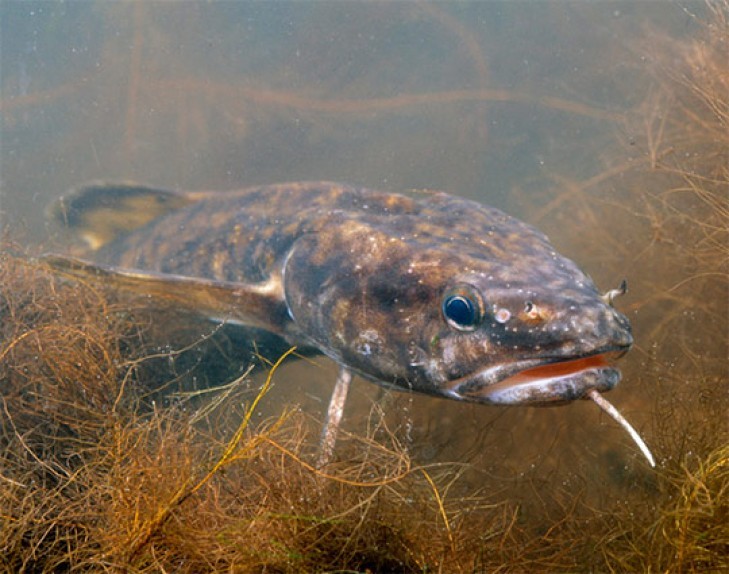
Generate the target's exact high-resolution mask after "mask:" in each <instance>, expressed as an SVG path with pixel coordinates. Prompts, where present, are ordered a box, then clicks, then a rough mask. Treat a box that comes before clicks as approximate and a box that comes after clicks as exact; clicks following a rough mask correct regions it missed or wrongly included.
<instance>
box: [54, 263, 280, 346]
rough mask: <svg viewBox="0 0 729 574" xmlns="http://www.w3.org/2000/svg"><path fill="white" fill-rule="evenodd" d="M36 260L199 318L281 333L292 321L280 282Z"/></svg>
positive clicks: (85, 279)
mask: <svg viewBox="0 0 729 574" xmlns="http://www.w3.org/2000/svg"><path fill="white" fill-rule="evenodd" d="M40 261H41V262H42V263H43V264H45V265H47V266H48V267H50V268H51V269H52V270H53V271H54V272H55V273H58V274H59V275H63V276H65V277H70V278H73V279H78V280H81V281H90V282H93V283H98V284H103V285H106V286H109V287H111V288H114V289H120V290H125V291H129V292H132V293H135V294H137V295H142V296H148V297H152V298H155V299H159V300H160V301H167V302H172V303H175V304H176V305H179V306H181V307H184V308H186V309H191V310H193V311H195V312H197V313H199V314H201V315H204V316H208V317H211V318H216V319H219V320H230V321H236V322H240V323H243V324H245V325H248V326H251V327H258V328H261V329H265V330H267V331H270V332H273V333H276V334H279V335H281V334H283V331H284V328H285V324H286V323H287V322H288V321H290V318H289V315H288V310H287V308H286V302H285V300H284V295H283V289H282V286H281V280H280V278H278V277H272V278H271V279H269V280H268V281H265V282H261V283H255V284H245V283H233V282H227V281H215V280H211V279H200V278H197V277H186V276H182V275H171V274H167V273H157V272H154V271H140V270H137V269H120V268H118V267H113V266H106V265H97V264H95V263H91V262H89V261H84V260H83V259H77V258H74V257H67V256H64V255H55V254H48V255H44V256H43V257H41V259H40Z"/></svg>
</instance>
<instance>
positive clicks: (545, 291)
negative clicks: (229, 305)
mask: <svg viewBox="0 0 729 574" xmlns="http://www.w3.org/2000/svg"><path fill="white" fill-rule="evenodd" d="M188 197H189V198H190V199H191V203H190V204H189V205H187V206H185V207H182V208H180V209H177V210H175V211H172V212H171V213H169V214H168V215H164V216H162V217H159V218H157V219H155V220H153V221H152V222H151V223H149V224H148V225H146V226H145V227H143V228H141V229H137V230H135V231H132V232H131V233H130V234H129V235H127V236H125V237H120V238H118V239H116V240H114V241H112V242H111V243H109V244H107V245H105V246H104V247H102V248H101V249H100V250H98V251H97V252H95V253H94V254H93V255H92V256H91V257H90V258H91V259H93V261H94V262H98V263H103V264H107V265H113V266H115V267H117V268H122V269H140V270H147V271H156V272H162V273H169V274H174V275H181V276H186V277H192V278H206V279H213V280H217V281H224V282H228V283H229V284H237V285H239V286H240V287H241V288H242V289H245V288H246V286H249V285H252V284H264V283H266V282H269V283H271V282H274V283H276V284H279V283H278V282H280V284H279V287H281V286H282V287H283V291H282V293H281V296H279V297H278V298H277V299H276V300H275V301H274V307H276V308H275V309H274V308H272V309H271V310H270V314H267V315H266V317H268V316H270V324H269V325H268V326H267V328H269V329H270V330H271V331H272V332H274V333H277V334H279V335H281V336H283V338H284V339H285V340H286V341H287V342H288V343H289V344H292V345H299V346H305V347H314V348H316V349H318V350H319V351H321V352H322V353H324V354H326V355H328V356H330V357H331V358H332V359H334V360H335V361H337V362H338V363H340V364H341V365H343V366H345V367H347V368H349V369H350V370H352V371H353V372H356V373H358V374H360V375H362V376H364V377H366V378H368V379H370V380H373V381H377V382H379V383H382V384H385V385H388V386H395V387H399V388H402V389H410V390H413V391H418V392H423V393H428V394H433V395H440V396H447V397H450V398H457V399H464V400H471V401H478V402H486V403H489V402H496V403H510V404H514V403H531V404H541V403H549V402H550V401H565V400H572V399H575V398H579V397H580V396H582V395H583V394H584V392H585V391H586V390H587V389H589V388H592V387H594V388H597V389H598V390H599V391H605V390H608V389H610V388H612V387H613V386H614V385H615V384H616V383H617V382H618V380H619V372H618V371H617V370H615V369H613V368H609V367H607V366H603V367H599V368H594V369H589V370H587V371H586V372H584V373H581V374H580V375H579V376H574V377H567V378H566V379H565V380H562V381H560V382H558V383H555V384H553V385H551V386H548V387H545V388H536V389H535V388H525V389H524V390H523V391H520V393H518V395H517V396H515V397H511V398H508V399H504V398H503V397H500V396H496V395H493V394H492V393H490V392H489V388H490V387H492V386H493V385H494V384H495V383H497V382H498V381H501V380H503V379H504V378H506V377H508V376H509V375H512V374H514V373H516V372H519V371H522V370H524V369H527V368H531V367H534V366H537V365H542V364H544V363H551V362H557V361H564V360H569V359H575V358H579V357H583V356H589V355H596V354H599V353H602V352H616V353H620V352H622V351H624V350H626V349H627V348H629V346H630V345H631V343H632V337H631V334H630V326H629V324H628V321H627V319H626V318H625V317H624V316H623V315H622V314H620V313H618V312H616V311H615V310H614V309H613V308H612V307H611V306H610V305H608V304H606V303H605V302H604V301H603V300H602V299H601V297H600V295H599V293H598V291H597V289H596V288H595V286H594V284H593V282H592V281H591V280H590V279H589V278H588V277H587V276H586V275H585V274H583V273H582V272H581V271H580V270H579V269H578V268H577V266H576V265H575V264H574V263H573V262H572V261H570V260H569V259H566V258H564V257H563V256H561V255H559V254H558V253H556V252H555V250H554V248H553V247H552V246H551V245H550V243H549V242H548V240H547V238H546V237H545V236H544V235H543V234H542V233H540V232H539V231H537V230H536V229H534V228H533V227H531V226H529V225H527V224H525V223H523V222H521V221H519V220H517V219H514V218H513V217H510V216H508V215H506V214H505V213H503V212H501V211H499V210H497V209H494V208H490V207H486V206H484V205H481V204H478V203H475V202H473V201H468V200H465V199H460V198H457V197H454V196H451V195H448V194H445V193H433V192H423V193H415V194H413V195H412V196H404V195H396V194H391V193H384V192H378V191H373V190H368V189H361V188H355V187H350V186H347V185H341V184H335V183H325V182H316V183H296V184H292V183H288V184H282V185H272V186H262V187H254V188H250V189H246V190H242V191H237V192H230V193H217V194H213V193H199V194H188ZM459 285H468V286H470V288H471V289H473V290H475V291H477V292H478V293H479V294H480V299H481V307H482V308H481V311H482V313H483V316H484V320H483V322H482V323H481V324H480V325H479V326H478V327H477V328H476V329H475V330H473V331H470V332H469V331H461V330H458V329H456V328H454V327H453V326H451V325H449V324H448V323H447V322H446V320H445V319H444V317H443V312H442V310H441V307H442V299H443V296H444V294H445V293H446V292H448V291H449V290H450V289H452V288H453V287H457V286H459ZM257 304H259V303H257V301H256V298H255V297H251V298H248V299H246V300H245V302H244V304H243V306H244V307H249V306H256V305H257ZM260 304H261V305H262V304H263V303H260ZM266 304H269V303H266ZM225 312H226V311H225V309H224V308H221V315H225ZM246 312H247V309H246V308H243V309H241V310H240V312H239V317H243V318H245V315H246ZM267 313H268V312H267ZM218 318H224V317H218ZM244 322H245V321H244Z"/></svg>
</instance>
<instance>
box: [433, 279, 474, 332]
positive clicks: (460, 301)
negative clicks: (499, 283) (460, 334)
mask: <svg viewBox="0 0 729 574" xmlns="http://www.w3.org/2000/svg"><path fill="white" fill-rule="evenodd" d="M480 302H481V300H480V297H479V295H478V293H477V292H476V290H475V289H473V287H471V286H468V285H465V286H461V287H457V288H455V289H452V290H450V291H448V292H447V293H446V294H445V297H443V307H442V309H443V316H444V317H445V320H446V321H447V322H448V324H449V325H450V326H451V327H454V328H456V329H458V330H459V331H473V330H474V329H475V328H476V327H477V326H478V325H479V324H480V323H481V319H482V313H481V304H480Z"/></svg>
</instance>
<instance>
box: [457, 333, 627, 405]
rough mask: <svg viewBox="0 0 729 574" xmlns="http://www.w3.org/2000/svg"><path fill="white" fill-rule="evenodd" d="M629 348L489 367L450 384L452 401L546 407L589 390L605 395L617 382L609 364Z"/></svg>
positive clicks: (617, 374) (573, 398)
mask: <svg viewBox="0 0 729 574" xmlns="http://www.w3.org/2000/svg"><path fill="white" fill-rule="evenodd" d="M628 348H629V347H615V346H611V347H606V348H603V349H599V350H596V351H595V352H593V353H590V354H588V355H582V356H579V357H558V358H556V357H547V358H534V359H525V360H521V361H515V362H513V363H507V364H505V365H498V366H491V367H487V368H485V369H482V370H480V371H477V372H476V373H474V374H471V375H466V376H465V377H461V378H460V379H456V380H453V381H450V382H449V384H448V386H447V390H446V393H447V394H448V395H450V396H451V397H453V398H455V399H460V400H465V401H469V402H479V403H486V404H493V405H529V406H547V405H557V404H561V403H566V402H570V401H574V400H577V399H580V398H582V397H583V396H584V395H585V394H586V393H587V392H588V391H589V390H591V389H595V390H596V391H598V392H600V393H604V392H606V391H609V390H610V389H612V388H613V387H614V386H615V385H617V384H618V382H620V378H621V375H620V371H619V370H618V369H616V368H615V367H613V366H611V365H610V364H609V363H608V360H609V359H614V358H618V357H620V356H622V355H623V354H625V353H626V352H627V351H628Z"/></svg>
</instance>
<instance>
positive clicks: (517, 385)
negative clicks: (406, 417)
mask: <svg viewBox="0 0 729 574" xmlns="http://www.w3.org/2000/svg"><path fill="white" fill-rule="evenodd" d="M625 351H626V349H624V348H623V349H617V350H616V349H609V350H605V351H603V352H599V353H596V354H594V355H590V356H587V357H580V358H576V359H568V360H564V361H549V360H547V362H542V363H541V364H539V363H537V364H535V362H536V361H535V360H527V361H520V362H517V363H515V364H512V365H509V366H505V367H504V366H502V367H495V368H494V367H492V368H490V369H484V370H483V371H479V372H478V373H476V374H475V375H470V376H467V377H464V378H462V379H459V380H457V381H453V383H452V385H451V391H452V392H453V394H454V395H455V396H456V397H457V398H461V399H466V400H475V401H479V402H483V403H490V404H498V405H531V406H539V405H554V404H559V403H565V402H569V401H574V400H576V399H581V398H585V399H590V400H591V401H593V402H594V403H595V404H597V406H598V407H600V409H602V410H603V411H604V412H605V413H606V414H607V415H609V416H610V417H611V418H612V419H614V420H615V422H617V423H618V424H619V425H620V426H622V427H623V428H624V429H625V430H626V431H627V432H628V434H629V435H630V436H631V438H632V439H633V440H634V441H635V443H636V444H637V445H638V447H639V448H640V450H641V452H642V453H643V455H644V456H645V457H646V460H647V461H648V463H649V464H650V465H651V466H652V467H655V465H656V463H655V459H654V458H653V455H652V454H651V452H650V450H649V449H648V446H647V445H646V444H645V442H644V441H643V439H642V438H641V437H640V435H639V434H638V432H637V431H636V430H635V429H634V428H633V427H632V425H631V424H630V423H629V422H628V421H627V420H626V419H625V417H623V415H621V414H620V412H619V411H618V410H617V409H616V408H615V407H614V406H613V405H612V404H610V403H609V402H608V401H607V400H605V398H603V396H602V394H601V393H604V392H605V391H609V390H610V389H612V388H613V387H614V386H615V385H617V384H618V382H619V381H620V371H619V370H618V369H616V368H615V367H611V366H610V364H609V363H608V359H612V358H615V357H619V356H621V355H622V354H623V353H625Z"/></svg>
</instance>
